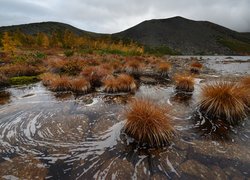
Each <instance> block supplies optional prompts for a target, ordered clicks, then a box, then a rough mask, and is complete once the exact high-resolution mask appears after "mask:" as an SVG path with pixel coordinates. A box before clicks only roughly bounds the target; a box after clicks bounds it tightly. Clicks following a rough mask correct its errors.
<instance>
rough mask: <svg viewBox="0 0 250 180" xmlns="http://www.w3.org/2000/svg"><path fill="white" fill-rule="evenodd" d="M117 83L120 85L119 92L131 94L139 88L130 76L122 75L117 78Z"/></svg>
mask: <svg viewBox="0 0 250 180" xmlns="http://www.w3.org/2000/svg"><path fill="white" fill-rule="evenodd" d="M117 81H118V84H119V87H118V89H119V91H122V92H129V91H135V90H136V88H137V86H136V83H135V80H134V78H133V77H131V76H130V75H128V74H120V75H119V76H118V77H117Z"/></svg>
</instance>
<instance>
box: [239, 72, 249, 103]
mask: <svg viewBox="0 0 250 180" xmlns="http://www.w3.org/2000/svg"><path fill="white" fill-rule="evenodd" d="M239 86H240V87H241V89H242V90H241V91H243V94H245V97H244V100H245V103H246V104H247V106H250V76H246V77H244V78H243V79H242V80H241V81H240V84H239Z"/></svg>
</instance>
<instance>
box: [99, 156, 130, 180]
mask: <svg viewBox="0 0 250 180" xmlns="http://www.w3.org/2000/svg"><path fill="white" fill-rule="evenodd" d="M133 173H134V167H133V165H132V164H131V163H130V162H129V161H127V160H126V159H119V158H113V159H111V160H109V161H107V162H106V163H104V164H103V166H102V167H101V169H100V171H99V172H98V173H97V174H96V175H95V179H131V178H132V176H133Z"/></svg>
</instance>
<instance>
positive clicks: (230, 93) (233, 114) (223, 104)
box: [200, 81, 246, 125]
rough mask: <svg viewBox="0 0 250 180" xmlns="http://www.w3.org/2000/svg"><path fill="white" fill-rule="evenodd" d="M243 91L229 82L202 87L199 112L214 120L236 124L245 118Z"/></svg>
mask: <svg viewBox="0 0 250 180" xmlns="http://www.w3.org/2000/svg"><path fill="white" fill-rule="evenodd" d="M244 93H245V91H244V89H242V88H241V87H240V86H237V85H235V84H233V83H231V82H223V81H220V82H214V83H211V84H207V85H204V86H203V87H202V91H201V99H200V111H201V112H202V113H203V114H205V115H207V116H208V117H209V118H212V119H214V120H217V119H222V120H224V121H225V122H227V123H229V124H232V125H233V124H237V123H238V122H239V121H241V120H243V119H244V118H245V116H246V104H245V100H244V98H245V94H244Z"/></svg>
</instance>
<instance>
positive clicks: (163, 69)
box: [156, 62, 171, 77]
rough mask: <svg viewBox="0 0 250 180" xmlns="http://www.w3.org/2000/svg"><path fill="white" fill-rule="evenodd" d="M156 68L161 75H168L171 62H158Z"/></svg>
mask: <svg viewBox="0 0 250 180" xmlns="http://www.w3.org/2000/svg"><path fill="white" fill-rule="evenodd" d="M156 68H157V71H158V72H159V73H160V75H161V76H162V77H168V74H169V71H170V69H171V64H170V63H168V62H160V63H159V64H157V65H156Z"/></svg>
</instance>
